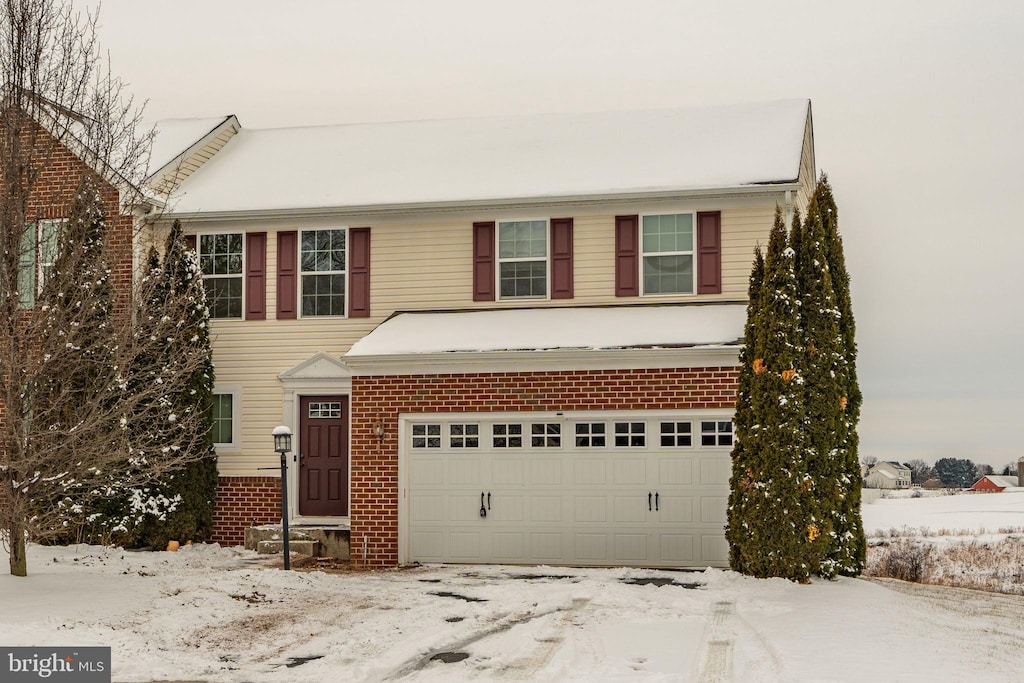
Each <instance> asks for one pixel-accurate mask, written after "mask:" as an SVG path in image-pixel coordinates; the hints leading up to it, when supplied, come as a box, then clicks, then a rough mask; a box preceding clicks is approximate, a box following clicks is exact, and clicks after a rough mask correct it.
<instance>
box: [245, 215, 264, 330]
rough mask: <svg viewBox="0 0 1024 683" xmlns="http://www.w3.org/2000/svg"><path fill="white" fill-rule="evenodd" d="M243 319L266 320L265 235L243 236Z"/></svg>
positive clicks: (256, 233) (250, 233)
mask: <svg viewBox="0 0 1024 683" xmlns="http://www.w3.org/2000/svg"><path fill="white" fill-rule="evenodd" d="M245 319H246V320H266V319H267V233H265V232H247V233H246V234H245Z"/></svg>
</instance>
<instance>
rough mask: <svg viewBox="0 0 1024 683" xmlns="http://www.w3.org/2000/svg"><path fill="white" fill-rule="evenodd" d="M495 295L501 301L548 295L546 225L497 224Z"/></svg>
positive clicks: (532, 222)
mask: <svg viewBox="0 0 1024 683" xmlns="http://www.w3.org/2000/svg"><path fill="white" fill-rule="evenodd" d="M498 294H499V297H500V298H502V299H517V298H543V297H546V296H547V295H548V222H547V221H546V220H529V221H499V222H498Z"/></svg>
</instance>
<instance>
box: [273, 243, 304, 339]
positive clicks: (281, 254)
mask: <svg viewBox="0 0 1024 683" xmlns="http://www.w3.org/2000/svg"><path fill="white" fill-rule="evenodd" d="M298 269H299V233H298V232H297V231H295V230H289V231H287V232H279V233H277V319H278V320H294V319H295V318H296V317H297V314H298V301H299V273H298Z"/></svg>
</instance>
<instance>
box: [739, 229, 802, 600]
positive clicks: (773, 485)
mask: <svg viewBox="0 0 1024 683" xmlns="http://www.w3.org/2000/svg"><path fill="white" fill-rule="evenodd" d="M794 256H795V254H794V252H793V250H792V248H790V247H789V246H788V245H787V236H786V226H785V223H784V221H783V218H782V213H781V211H780V210H777V211H776V215H775V224H774V225H773V227H772V231H771V235H770V237H769V240H768V253H767V255H766V258H765V268H764V278H763V284H762V288H761V294H760V296H759V305H757V306H756V307H755V308H756V313H755V317H754V320H753V324H752V325H750V326H749V329H750V331H751V333H752V335H753V339H750V340H747V341H748V343H749V344H751V348H752V350H753V352H752V353H751V354H748V355H749V356H753V357H752V358H750V359H749V361H750V373H751V376H750V377H749V379H750V399H749V402H750V408H749V410H750V413H749V422H750V424H749V432H748V435H749V434H753V439H752V441H751V443H750V444H749V445H748V446H744V447H743V448H742V449H741V451H740V455H741V456H742V459H743V460H745V463H743V464H745V465H746V467H745V468H743V471H742V472H736V471H735V469H734V477H735V478H736V479H737V480H738V486H737V489H736V490H735V492H734V496H733V503H734V505H733V517H734V520H735V525H732V524H731V525H730V535H731V536H732V538H733V539H736V538H737V537H739V539H740V540H739V542H738V543H737V544H736V545H735V546H733V548H732V550H731V551H730V556H731V559H732V560H733V562H734V565H735V566H737V567H740V568H742V571H743V572H745V573H747V574H752V575H754V576H759V577H769V576H779V577H784V578H788V579H792V580H794V581H806V580H807V578H808V577H809V576H810V574H811V572H813V571H816V570H817V568H818V563H819V555H820V552H821V547H822V541H821V540H820V539H819V536H820V529H819V528H818V527H817V526H816V525H815V523H814V516H813V509H812V507H811V505H810V504H809V501H810V499H811V497H812V495H813V493H812V488H813V486H812V481H811V477H810V475H809V474H808V472H807V463H806V460H805V457H804V456H805V452H804V445H803V428H804V415H805V411H806V408H805V406H804V387H803V385H804V382H803V377H802V374H801V368H800V364H801V362H802V361H803V359H804V351H803V347H802V345H801V343H800V339H801V335H800V329H799V301H798V300H797V289H796V275H795V272H794ZM748 322H749V321H748ZM755 354H756V355H755ZM744 420H746V418H744ZM737 437H738V439H739V440H741V441H742V440H743V438H744V435H743V434H741V433H738V434H737ZM748 448H749V450H747V449H748ZM740 467H742V465H740ZM734 468H737V463H734Z"/></svg>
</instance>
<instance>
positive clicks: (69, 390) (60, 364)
mask: <svg viewBox="0 0 1024 683" xmlns="http://www.w3.org/2000/svg"><path fill="white" fill-rule="evenodd" d="M33 229H35V227H34V226H33ZM106 236H107V222H106V216H105V214H104V210H103V201H102V199H101V198H100V196H99V193H98V191H97V189H96V185H95V183H93V182H91V181H90V180H88V179H86V180H84V181H83V182H82V184H81V185H80V186H79V188H78V191H77V192H76V193H75V196H74V199H73V200H72V203H71V206H70V207H69V210H68V219H67V221H66V222H64V223H63V224H62V226H61V228H60V230H59V232H58V233H57V234H56V235H53V236H52V239H53V242H51V243H50V244H46V243H45V242H44V244H42V245H40V251H41V253H42V255H43V258H46V254H45V252H47V251H49V250H51V249H52V250H53V252H51V253H52V258H53V265H52V266H51V267H50V269H49V271H48V272H47V273H46V277H45V280H44V285H43V289H42V292H41V293H40V297H39V303H40V304H41V308H42V310H44V311H46V312H47V316H46V319H45V321H44V325H43V327H42V333H43V334H44V335H45V337H46V338H47V339H52V340H56V342H57V343H56V346H57V348H59V349H60V350H61V353H53V354H51V353H45V354H43V360H44V364H43V367H44V368H45V370H44V371H42V372H40V373H39V374H38V375H37V377H36V381H35V382H33V383H32V385H31V386H30V387H28V391H30V392H34V393H35V394H36V395H37V397H38V400H36V401H34V402H35V403H37V404H38V405H39V406H40V408H39V409H38V412H39V415H38V418H39V420H40V422H42V423H45V424H46V425H47V430H48V432H49V434H50V435H52V436H53V437H54V443H53V448H55V449H60V451H61V455H60V456H59V457H62V458H64V459H68V460H75V459H76V458H78V457H80V456H79V455H78V450H79V448H80V447H83V446H84V444H81V443H80V439H79V434H81V433H82V432H83V431H85V430H84V429H83V427H86V426H87V425H88V424H89V423H90V422H91V421H94V420H97V419H102V418H98V417H96V413H97V412H98V411H96V410H95V408H96V407H98V406H103V405H110V404H111V403H112V402H114V401H116V393H115V389H116V386H117V383H118V368H117V364H116V361H115V360H114V357H115V349H116V346H117V341H116V338H115V333H114V320H113V315H114V289H113V285H112V283H111V282H110V268H109V266H108V262H107V256H106ZM44 237H45V236H44ZM70 274H76V276H77V277H74V278H72V277H70ZM72 279H74V282H73V283H72ZM67 311H75V312H76V313H75V314H74V319H73V320H69V319H68V318H69V317H68V315H66V312H67ZM111 447H113V444H111ZM95 499H96V496H95V495H94V493H93V492H92V491H91V490H90V489H89V487H82V486H75V485H73V486H69V487H68V488H67V489H65V490H64V491H62V492H60V493H59V494H58V495H56V496H55V497H53V498H51V499H46V498H39V499H36V500H35V501H34V504H35V505H36V506H41V507H40V508H39V509H41V510H42V509H59V510H62V511H64V512H63V514H62V515H61V517H62V518H63V519H64V520H65V521H68V523H67V524H66V525H65V527H64V529H59V530H54V531H53V537H52V538H51V539H49V540H50V541H51V542H53V541H56V542H77V541H79V540H81V538H80V534H81V529H82V527H83V526H84V525H87V523H88V519H89V515H90V513H91V512H92V511H93V505H94V504H93V503H92V502H91V501H94V500H95Z"/></svg>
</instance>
